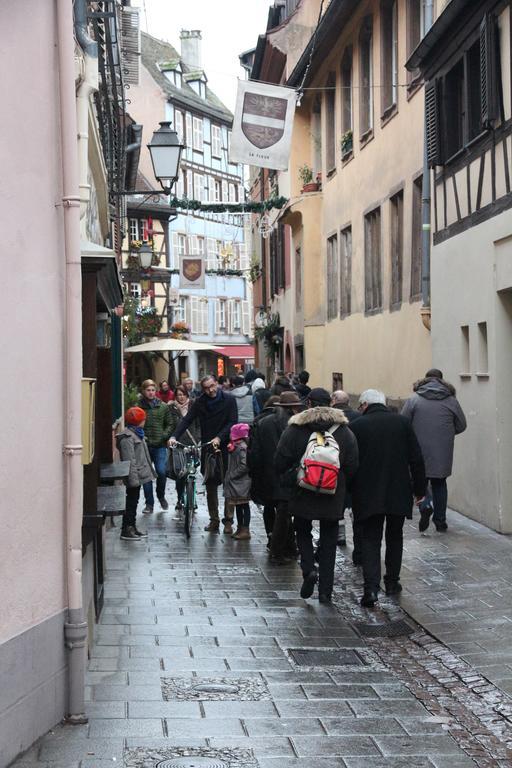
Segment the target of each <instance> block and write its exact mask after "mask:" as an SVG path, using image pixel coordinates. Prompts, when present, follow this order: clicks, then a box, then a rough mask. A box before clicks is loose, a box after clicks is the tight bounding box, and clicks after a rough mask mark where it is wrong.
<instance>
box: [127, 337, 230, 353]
mask: <svg viewBox="0 0 512 768" xmlns="http://www.w3.org/2000/svg"><path fill="white" fill-rule="evenodd" d="M216 349H219V347H215V346H213V344H205V343H204V342H202V341H187V340H186V339H157V340H156V341H147V342H146V343H145V344H136V345H135V346H134V347H126V349H125V350H124V351H125V352H201V351H203V352H207V351H208V350H209V351H212V352H213V351H215V350H216Z"/></svg>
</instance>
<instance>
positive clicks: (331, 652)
mask: <svg viewBox="0 0 512 768" xmlns="http://www.w3.org/2000/svg"><path fill="white" fill-rule="evenodd" d="M288 653H289V654H290V656H291V658H292V659H293V661H294V662H295V664H297V666H299V667H345V666H349V665H351V664H353V665H361V664H366V663H367V662H366V661H365V660H364V659H363V658H362V657H361V656H360V655H359V654H358V653H357V651H352V650H343V649H340V648H329V649H323V650H308V649H303V648H289V649H288Z"/></svg>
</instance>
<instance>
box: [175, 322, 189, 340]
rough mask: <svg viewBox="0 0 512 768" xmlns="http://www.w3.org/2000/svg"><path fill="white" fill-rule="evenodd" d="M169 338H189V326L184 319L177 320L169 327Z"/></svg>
mask: <svg viewBox="0 0 512 768" xmlns="http://www.w3.org/2000/svg"><path fill="white" fill-rule="evenodd" d="M170 332H171V339H184V340H188V339H190V326H189V325H188V323H186V322H185V321H184V320H177V321H176V322H175V323H173V324H172V325H171V328H170Z"/></svg>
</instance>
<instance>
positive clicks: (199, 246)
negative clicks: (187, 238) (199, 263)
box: [197, 237, 204, 257]
mask: <svg viewBox="0 0 512 768" xmlns="http://www.w3.org/2000/svg"><path fill="white" fill-rule="evenodd" d="M197 252H198V254H199V256H201V257H204V237H198V238H197Z"/></svg>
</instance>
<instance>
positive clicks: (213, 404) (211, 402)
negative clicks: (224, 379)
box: [205, 387, 222, 411]
mask: <svg viewBox="0 0 512 768" xmlns="http://www.w3.org/2000/svg"><path fill="white" fill-rule="evenodd" d="M205 397H206V409H207V410H208V411H214V410H216V408H217V407H218V405H219V403H220V401H221V398H222V390H221V388H220V387H219V389H218V390H217V394H216V395H215V397H208V395H205Z"/></svg>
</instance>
